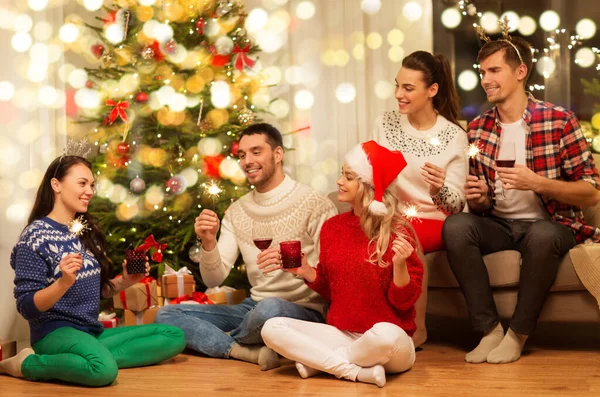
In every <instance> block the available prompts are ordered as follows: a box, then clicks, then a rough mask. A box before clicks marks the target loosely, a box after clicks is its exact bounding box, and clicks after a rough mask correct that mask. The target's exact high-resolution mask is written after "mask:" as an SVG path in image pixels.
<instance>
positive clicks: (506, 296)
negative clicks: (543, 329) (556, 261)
mask: <svg viewBox="0 0 600 397" xmlns="http://www.w3.org/2000/svg"><path fill="white" fill-rule="evenodd" d="M336 197H337V193H335V192H333V193H330V194H329V198H330V199H331V200H332V201H333V202H334V203H335V204H336V206H337V207H338V210H339V211H340V212H343V211H347V210H348V209H349V208H350V207H349V205H347V204H345V203H340V202H338V201H337V199H336ZM585 219H586V222H588V223H590V224H592V225H595V226H600V204H599V205H598V206H596V207H595V208H590V209H587V210H586V211H585ZM425 258H426V260H427V264H428V268H429V289H428V291H429V297H428V302H427V316H428V321H429V320H430V318H431V317H433V318H444V317H449V318H454V319H457V318H465V319H466V318H468V313H467V307H466V304H465V299H464V297H463V294H462V292H461V290H460V287H459V286H458V282H457V281H456V278H455V277H454V274H453V273H452V270H451V269H450V266H449V264H448V259H447V258H446V253H445V251H438V252H432V253H429V254H427V255H426V256H425ZM572 260H574V261H576V263H577V264H578V266H577V270H578V272H579V275H580V276H582V277H581V279H580V277H579V276H578V273H576V271H575V268H574V266H573V262H572ZM484 261H485V264H486V266H487V269H488V273H489V276H490V281H491V284H492V288H493V293H494V299H495V301H496V306H497V308H498V312H499V314H500V316H501V317H502V318H504V319H507V318H510V317H511V316H512V313H513V310H514V308H515V305H516V302H517V286H518V282H519V268H520V264H521V254H520V253H519V252H518V251H501V252H497V253H494V254H490V255H486V256H485V257H484ZM582 273H583V274H582ZM581 280H584V283H585V284H586V286H584V285H583V284H582V281H581ZM586 287H587V288H588V289H589V291H592V292H594V295H595V296H596V297H599V298H600V244H589V245H578V246H576V247H575V248H573V249H572V250H571V251H570V252H569V254H568V255H566V256H565V257H564V258H563V260H562V262H561V264H560V266H559V268H558V275H557V277H556V280H555V282H554V285H553V286H552V289H551V292H550V294H549V295H548V298H547V299H546V302H545V304H544V308H543V310H542V313H541V315H540V321H541V322H574V323H600V309H599V303H598V301H596V299H595V298H594V296H592V294H590V292H588V290H587V289H586Z"/></svg>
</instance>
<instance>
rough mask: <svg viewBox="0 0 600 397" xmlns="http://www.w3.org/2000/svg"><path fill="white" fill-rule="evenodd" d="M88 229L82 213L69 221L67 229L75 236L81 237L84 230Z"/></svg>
mask: <svg viewBox="0 0 600 397" xmlns="http://www.w3.org/2000/svg"><path fill="white" fill-rule="evenodd" d="M88 230H90V227H89V226H88V223H87V221H86V220H85V219H84V218H83V215H80V216H78V217H77V218H75V219H73V220H72V221H71V223H69V231H70V232H71V234H72V235H73V236H75V237H81V236H83V234H84V233H85V232H87V231H88Z"/></svg>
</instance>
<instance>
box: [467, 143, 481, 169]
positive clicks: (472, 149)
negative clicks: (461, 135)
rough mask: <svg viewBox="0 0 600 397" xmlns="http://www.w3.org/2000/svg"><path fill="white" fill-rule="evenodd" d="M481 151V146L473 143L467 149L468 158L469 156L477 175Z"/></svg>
mask: <svg viewBox="0 0 600 397" xmlns="http://www.w3.org/2000/svg"><path fill="white" fill-rule="evenodd" d="M480 151H481V149H480V148H479V144H476V143H471V144H469V147H468V148H467V156H469V161H470V162H472V166H473V170H475V173H477V171H476V170H477V162H476V160H477V157H478V156H479V152H480Z"/></svg>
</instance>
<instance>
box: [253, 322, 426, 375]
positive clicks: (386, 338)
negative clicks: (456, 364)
mask: <svg viewBox="0 0 600 397" xmlns="http://www.w3.org/2000/svg"><path fill="white" fill-rule="evenodd" d="M262 337H263V340H264V342H265V344H266V345H267V346H268V347H270V348H271V349H273V350H275V351H276V352H277V353H279V354H281V355H282V356H284V357H287V358H289V359H290V360H294V361H297V362H300V363H302V364H304V365H306V366H309V367H312V368H314V369H318V370H320V371H323V372H327V373H330V374H332V375H335V376H336V377H338V378H345V379H348V380H352V381H356V376H357V375H358V371H360V369H361V368H363V367H364V368H368V367H373V366H375V365H383V367H384V368H385V371H386V372H387V373H398V372H404V371H406V370H408V369H410V368H411V367H412V366H413V364H414V362H415V346H414V344H413V341H412V339H411V338H410V337H409V336H408V335H407V334H406V332H404V330H403V329H402V328H400V327H398V326H397V325H395V324H392V323H377V324H375V325H374V326H373V327H372V328H371V329H369V330H368V331H367V332H365V333H364V334H360V333H356V332H347V331H341V330H339V329H337V328H336V327H334V326H331V325H327V324H319V323H311V322H308V321H302V320H296V319H293V318H285V317H275V318H272V319H270V320H268V321H267V322H266V323H265V325H264V327H263V329H262Z"/></svg>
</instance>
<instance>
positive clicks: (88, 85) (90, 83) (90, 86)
mask: <svg viewBox="0 0 600 397" xmlns="http://www.w3.org/2000/svg"><path fill="white" fill-rule="evenodd" d="M85 86H86V87H87V88H93V87H94V83H92V82H91V81H90V80H88V81H86V82H85Z"/></svg>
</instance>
